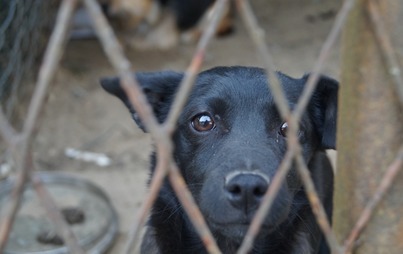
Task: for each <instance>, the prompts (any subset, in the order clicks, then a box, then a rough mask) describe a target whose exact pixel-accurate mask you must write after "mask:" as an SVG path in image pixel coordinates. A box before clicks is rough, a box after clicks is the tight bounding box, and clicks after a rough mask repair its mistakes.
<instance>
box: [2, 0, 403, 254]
mask: <svg viewBox="0 0 403 254" xmlns="http://www.w3.org/2000/svg"><path fill="white" fill-rule="evenodd" d="M228 1H229V0H217V1H216V3H215V6H214V13H213V16H212V17H211V18H210V20H209V24H208V26H207V28H206V29H205V30H204V32H203V34H202V37H201V39H200V41H199V43H198V46H197V49H196V52H195V53H194V56H193V58H192V60H191V63H190V65H189V67H188V68H187V70H186V72H185V77H184V79H183V80H182V83H181V84H180V89H179V92H178V94H177V97H176V99H175V101H174V103H173V106H172V107H171V110H170V112H169V115H168V117H167V120H166V121H165V122H164V123H162V124H159V123H158V122H157V120H156V117H155V116H154V115H153V113H152V109H151V107H150V105H149V104H148V103H147V100H146V97H145V95H144V93H143V92H142V90H141V88H140V86H139V85H138V83H137V81H136V80H135V79H134V78H133V75H132V69H133V68H132V66H131V64H130V62H129V60H128V59H127V58H126V57H125V55H124V54H123V51H122V49H121V47H120V45H119V43H118V41H117V39H116V37H115V36H114V32H113V30H112V28H111V27H110V25H109V24H108V22H107V20H106V18H105V16H104V15H103V13H102V11H101V8H100V6H99V4H98V2H97V1H96V0H82V1H78V0H63V1H62V3H61V5H60V8H59V12H58V17H57V22H56V25H55V27H54V30H53V33H52V35H51V37H50V40H49V44H48V47H47V49H46V52H45V55H44V60H43V62H42V65H41V67H40V70H39V74H38V78H37V83H36V89H35V91H34V94H33V97H32V100H31V103H30V105H29V112H28V114H27V117H26V121H25V122H24V126H23V129H22V132H20V133H19V132H17V131H16V130H15V129H14V128H13V127H12V126H11V124H10V123H9V121H7V117H6V115H7V113H5V111H3V109H2V108H1V110H0V131H1V135H2V136H3V138H4V140H5V141H6V143H7V144H8V146H9V148H10V150H11V151H12V152H13V154H14V155H15V158H16V166H17V169H18V182H17V184H16V186H15V188H14V190H13V193H12V194H11V195H12V199H11V201H10V202H9V204H8V206H7V207H6V208H5V209H6V210H5V211H6V212H5V216H4V217H3V218H1V221H0V222H1V224H0V253H1V252H2V251H3V250H4V248H5V245H6V243H7V239H8V236H9V233H10V229H11V225H12V223H13V219H14V217H15V214H16V211H17V210H18V205H19V202H20V200H21V193H22V190H23V186H24V183H25V182H27V181H31V182H33V183H34V186H35V190H36V192H37V194H38V196H39V198H40V199H41V200H42V201H43V204H44V206H45V208H46V210H47V212H48V213H49V215H50V216H49V217H50V218H51V219H53V220H54V223H55V225H56V227H57V232H58V234H59V235H60V236H61V237H62V238H63V239H64V240H65V242H66V245H67V246H68V248H69V249H70V251H71V253H84V250H83V249H81V247H80V246H79V244H78V243H77V240H76V239H75V237H74V235H73V234H72V233H71V231H70V229H69V227H68V226H66V223H65V222H64V221H63V220H62V219H61V215H60V213H59V212H58V210H57V209H55V207H56V206H55V204H54V202H52V200H51V198H50V195H49V194H48V193H47V192H46V190H45V189H44V187H43V186H42V183H41V181H40V179H37V178H34V177H30V175H31V174H30V173H31V172H32V170H33V168H34V166H33V163H32V158H31V152H32V147H31V141H32V136H33V135H34V134H35V131H34V130H35V128H34V127H35V125H36V122H37V118H38V114H39V111H40V110H41V108H42V107H43V106H44V98H45V96H46V92H47V88H48V86H49V82H50V80H51V79H52V78H53V76H54V74H55V70H56V68H57V66H58V64H59V62H60V58H61V54H62V52H63V50H64V48H63V47H64V43H63V42H65V41H66V34H67V31H68V24H69V21H71V18H72V14H73V12H74V10H75V7H76V5H77V4H78V2H82V4H83V5H84V6H85V8H86V9H87V11H88V13H89V15H90V17H91V19H92V20H93V23H94V28H95V30H96V32H97V35H98V38H99V40H100V42H101V43H102V46H103V48H104V51H105V54H106V55H107V57H108V59H109V60H110V62H111V63H112V65H113V66H114V68H115V69H116V72H117V73H118V75H119V76H120V78H121V79H120V80H121V85H122V87H123V89H124V90H125V92H126V93H127V95H128V98H129V99H130V102H131V103H132V105H133V106H134V108H135V110H136V112H137V113H138V114H139V117H140V118H141V119H142V122H143V123H144V125H145V126H146V129H147V130H148V131H149V132H150V133H151V135H152V137H153V138H154V141H155V143H156V152H157V156H158V160H157V166H156V171H155V174H154V176H153V178H152V180H151V183H150V187H149V193H148V196H147V197H146V199H145V200H144V203H143V204H142V206H141V208H140V211H139V214H138V217H136V218H137V220H136V223H135V224H134V225H133V228H132V230H131V232H130V235H129V237H128V238H129V239H128V241H127V245H126V248H125V253H130V252H131V251H132V248H133V246H134V243H135V242H136V241H137V239H138V238H139V236H140V233H139V232H140V229H141V228H142V227H143V226H144V223H145V220H146V217H147V215H148V213H149V211H150V208H151V206H152V204H153V203H154V201H155V199H156V197H157V195H158V193H159V190H160V187H161V185H162V183H163V180H164V179H165V178H166V177H168V179H169V181H170V183H171V185H172V187H173V189H174V191H175V193H176V195H177V197H178V199H179V200H180V202H181V204H182V205H183V207H184V209H185V211H186V213H187V214H188V215H189V218H190V219H191V221H192V223H193V225H194V226H195V229H196V230H197V232H198V234H199V235H200V238H201V239H202V241H203V243H204V244H205V247H206V249H207V250H208V252H209V253H221V252H220V250H219V248H218V247H217V244H216V242H215V240H214V238H213V236H212V234H211V232H210V230H209V229H208V227H207V225H206V223H205V221H204V218H203V216H202V214H201V212H200V210H199V209H198V207H197V205H196V203H195V201H194V200H193V197H192V195H191V194H190V192H189V190H188V188H187V186H186V183H185V181H184V179H183V178H182V176H181V174H180V171H179V168H178V166H177V165H176V163H175V161H174V159H173V158H172V154H173V144H172V140H171V138H170V137H171V134H172V133H173V131H174V130H175V123H176V121H177V119H178V117H179V114H180V112H181V110H182V108H183V107H184V104H185V102H186V99H187V97H188V95H189V93H190V91H191V89H192V85H193V82H194V80H195V77H196V75H197V73H198V72H199V70H200V68H201V66H202V64H203V58H204V55H205V53H206V50H207V46H208V44H209V41H210V39H211V38H212V36H213V34H214V31H215V28H216V26H217V24H218V23H219V21H220V18H221V16H222V14H223V11H224V9H225V8H224V7H225V4H227V2H228ZM38 2H39V1H38ZM369 2H371V8H372V10H371V11H370V12H369V14H370V15H371V16H372V17H374V20H375V22H376V24H382V20H381V19H380V18H379V16H377V15H376V14H377V11H378V9H377V8H378V6H377V2H376V1H374V0H371V1H369ZM35 3H37V1H32V5H33V6H34V7H35V8H39V4H38V6H37V5H36V4H35ZM235 3H236V7H237V10H238V12H239V14H240V16H241V17H242V20H243V22H244V24H245V25H246V27H247V28H248V31H249V32H250V36H251V38H252V39H253V41H254V43H255V45H256V49H257V50H258V52H259V53H260V54H261V55H262V56H263V59H264V66H265V67H266V70H267V73H268V77H269V79H270V82H269V84H270V89H271V91H272V93H273V94H274V96H273V97H274V98H275V103H276V105H277V107H278V109H279V112H280V114H281V117H282V118H283V119H284V120H286V121H287V122H288V124H289V133H288V134H287V135H288V139H287V142H288V151H287V153H286V155H285V157H284V159H283V161H282V163H281V164H280V166H279V169H278V171H277V173H276V175H275V177H274V179H273V181H272V182H271V184H270V187H269V189H268V191H267V192H266V194H265V195H264V197H263V200H262V203H261V205H260V207H259V209H258V211H257V213H256V215H255V218H254V219H253V221H252V223H251V225H250V228H249V230H248V232H247V234H246V237H245V239H244V241H243V243H242V245H241V247H240V249H239V250H238V253H249V250H250V249H251V247H252V245H253V241H254V239H255V237H256V236H257V234H258V233H259V228H260V226H261V223H262V221H263V219H264V218H265V216H266V215H267V213H268V211H269V210H270V207H271V205H272V203H273V199H274V197H275V196H276V194H277V192H278V190H279V187H280V185H281V183H282V182H283V181H284V178H285V176H286V175H287V172H288V170H289V169H290V166H291V164H292V162H295V163H296V165H297V170H298V172H299V174H300V176H301V179H302V181H303V185H304V189H305V190H306V192H307V197H308V199H309V202H310V204H311V207H312V209H313V212H314V214H315V217H316V219H317V222H318V224H319V226H320V228H321V230H322V231H323V233H324V235H325V237H326V241H327V243H328V244H329V246H330V248H331V251H332V253H350V252H351V250H352V248H353V247H354V246H353V245H354V242H355V240H356V239H357V237H358V235H359V234H360V232H361V230H362V229H363V228H364V227H365V225H366V223H367V222H368V220H369V219H370V217H371V214H372V212H373V211H374V209H375V207H376V205H377V204H378V203H379V202H380V200H381V199H382V197H383V195H384V194H385V192H386V191H387V189H388V188H389V187H390V186H391V183H392V180H393V179H394V178H395V176H396V175H397V173H398V172H399V170H400V169H401V168H402V160H403V148H401V149H400V150H399V154H398V155H397V157H396V159H395V160H394V162H393V163H392V164H391V165H390V167H389V168H388V169H387V170H386V174H385V177H384V178H383V179H382V180H381V184H380V186H379V188H378V189H377V191H376V193H375V195H374V197H373V198H372V199H371V200H370V202H369V203H368V205H367V207H366V208H365V209H364V211H363V213H362V216H360V218H359V220H358V222H357V224H356V226H355V227H354V228H353V230H352V232H351V234H350V236H349V237H348V239H347V240H346V242H345V244H341V243H340V242H339V241H338V240H337V239H336V237H335V234H334V232H333V231H332V229H331V227H330V223H329V221H328V219H327V218H326V215H325V212H324V208H323V206H322V204H321V202H320V201H319V198H318V194H317V192H316V191H315V188H314V185H313V182H312V179H311V177H310V174H309V171H308V169H307V165H306V163H305V161H304V160H303V158H302V155H301V145H300V143H299V141H298V138H297V133H298V128H299V127H298V122H299V119H300V118H301V116H302V114H303V112H304V110H305V108H306V105H307V103H308V101H309V99H310V97H311V95H312V93H313V91H314V89H315V86H316V83H317V80H318V77H319V73H320V71H321V67H322V66H323V63H324V62H325V61H326V58H327V55H328V54H329V51H330V50H331V49H332V48H334V47H333V45H334V43H335V41H336V39H337V38H338V36H339V34H340V30H341V29H342V27H343V24H344V23H345V21H346V19H347V16H348V14H349V12H350V10H351V9H352V7H353V5H354V3H355V1H354V0H346V1H344V3H343V5H342V8H341V9H340V11H339V13H338V15H337V17H336V20H335V23H334V25H333V28H332V30H331V31H330V33H329V36H328V38H327V39H326V41H325V43H324V45H323V47H322V50H321V51H320V54H319V57H318V59H317V61H316V63H315V65H314V68H313V71H312V75H310V77H309V80H308V82H307V85H306V86H305V89H304V91H303V94H302V96H301V98H300V100H299V103H298V105H297V106H296V108H295V110H293V111H292V112H291V111H290V108H289V107H288V104H287V101H286V98H285V96H284V93H283V91H282V89H281V86H280V83H279V81H278V80H277V78H276V77H277V76H276V75H275V74H274V73H275V72H274V70H275V67H274V66H275V65H274V63H273V58H272V57H271V54H270V52H269V49H268V47H267V45H266V43H265V32H264V31H263V30H262V29H261V28H260V26H259V24H258V22H257V20H256V17H255V15H254V13H253V11H252V9H251V6H250V4H249V1H247V0H236V1H235ZM6 4H7V6H8V8H9V11H8V15H17V16H18V13H16V12H15V11H12V8H16V7H17V5H18V4H19V1H15V2H13V1H9V2H7V3H6ZM14 5H15V7H12V6H14ZM21 8H27V7H26V6H25V7H21ZM14 12H15V13H14ZM10 13H14V14H10ZM21 15H22V14H21ZM8 18H9V16H7V17H3V16H1V15H0V20H2V21H3V22H2V26H1V27H0V34H1V32H3V34H4V29H5V28H4V27H6V28H7V26H6V25H5V24H7V20H8ZM27 29H28V28H27ZM21 33H23V32H21ZM379 38H381V39H383V41H384V43H383V44H385V40H386V44H388V35H387V34H384V33H382V34H379ZM380 41H381V40H380ZM18 43H23V42H22V41H21V42H18ZM387 46H389V45H387ZM381 48H382V49H383V50H384V51H387V49H385V47H381ZM386 48H387V47H386ZM15 50H16V49H15V48H14V47H13V45H11V44H8V40H7V38H6V37H2V36H0V54H7V55H8V54H12V52H14V51H15ZM21 54H24V53H23V52H21ZM385 56H386V58H387V59H388V60H389V61H387V62H389V64H390V65H392V66H393V67H394V68H395V70H396V68H397V70H398V71H400V69H399V68H398V65H397V64H396V60H395V59H394V55H393V53H391V52H390V51H387V52H386V53H385ZM0 59H1V58H0ZM15 61H16V63H14V62H13V63H10V62H9V61H6V62H4V61H1V62H0V66H1V67H2V71H1V72H0V74H1V79H0V80H1V82H0V89H1V92H0V96H3V94H4V93H5V92H3V91H5V90H6V88H5V87H4V84H6V82H5V81H4V80H5V79H7V80H10V79H12V78H16V77H14V76H15V75H13V73H15V71H16V70H15V68H17V69H18V68H20V67H19V63H18V61H21V60H15ZM9 66H10V67H9ZM3 68H5V69H3ZM9 82H10V81H8V82H7V83H9ZM395 83H396V85H397V86H396V87H397V88H398V90H399V89H401V88H402V83H401V79H399V77H398V78H396V80H395ZM11 87H13V86H11ZM3 106H4V107H5V108H6V109H7V105H3ZM6 112H7V111H6Z"/></svg>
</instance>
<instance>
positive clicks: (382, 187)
mask: <svg viewBox="0 0 403 254" xmlns="http://www.w3.org/2000/svg"><path fill="white" fill-rule="evenodd" d="M402 166H403V146H402V147H400V149H399V151H398V153H397V156H396V158H395V159H394V160H393V162H392V163H391V164H390V166H389V167H388V168H387V169H386V172H385V174H384V176H383V178H382V179H381V182H380V184H379V186H378V188H377V189H376V190H375V193H374V195H373V197H372V199H371V200H370V201H369V202H368V203H367V205H366V206H365V208H364V210H363V211H362V212H361V215H360V217H359V218H358V220H357V222H356V224H355V225H354V227H353V229H352V230H351V232H350V234H349V236H348V237H347V239H346V241H345V242H344V248H345V250H344V251H345V253H351V250H352V249H353V247H354V243H355V240H356V239H357V238H358V236H359V235H360V233H361V232H362V230H363V229H364V228H365V226H366V225H367V224H368V222H369V220H370V218H371V216H372V214H373V213H374V211H375V208H376V207H377V205H378V204H379V202H380V201H381V200H382V198H383V197H384V196H385V194H386V192H387V191H388V190H389V189H390V187H391V186H392V182H393V180H394V179H396V177H397V175H398V174H399V172H400V171H401V170H402Z"/></svg>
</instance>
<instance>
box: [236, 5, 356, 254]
mask: <svg viewBox="0 0 403 254" xmlns="http://www.w3.org/2000/svg"><path fill="white" fill-rule="evenodd" d="M237 3H238V9H239V11H240V13H241V15H242V17H243V20H244V23H245V25H246V26H247V27H248V30H249V31H250V35H251V37H252V39H253V40H254V42H255V44H256V48H257V49H258V51H259V53H260V54H261V55H263V56H264V63H265V66H266V69H267V72H268V73H269V81H270V82H269V85H270V89H271V91H272V93H273V95H274V96H273V97H274V99H275V103H276V105H277V108H278V109H279V111H280V114H281V116H282V117H283V119H284V120H288V121H289V127H290V132H289V133H290V135H289V138H288V149H289V150H290V149H293V150H294V149H296V150H297V151H296V153H295V154H294V156H296V158H297V162H298V163H297V169H298V171H299V173H300V174H301V176H302V180H303V183H304V186H305V187H306V191H307V194H308V198H309V200H310V202H311V205H312V207H313V208H315V209H314V212H315V215H316V218H317V220H318V223H319V225H320V226H321V229H322V231H323V232H324V234H325V237H326V240H327V242H328V243H329V246H330V247H331V249H332V251H333V253H340V251H341V247H340V245H339V244H338V242H337V240H336V237H335V236H334V234H333V232H332V231H331V228H330V223H329V221H328V219H327V218H326V215H325V213H324V209H323V207H322V205H321V204H318V203H317V201H318V200H319V199H318V195H317V193H316V191H315V190H314V188H313V185H312V183H311V181H309V180H310V178H307V177H305V176H306V173H308V172H307V169H306V165H305V162H303V161H302V160H300V159H299V158H300V149H299V143H298V138H297V133H298V122H299V119H300V118H301V116H302V114H303V112H304V111H305V108H306V106H307V104H308V101H309V99H310V98H311V96H312V94H313V91H314V89H315V87H316V84H317V80H318V78H319V73H320V71H321V68H322V66H323V64H324V62H325V60H326V58H327V56H328V54H329V51H330V49H331V48H332V46H333V45H334V43H335V41H336V39H337V37H338V35H339V33H340V30H341V28H342V27H343V24H344V23H345V20H346V19H347V16H348V13H349V12H350V10H351V8H352V6H353V4H354V0H347V1H345V2H344V3H343V6H342V8H341V10H340V11H339V14H338V15H337V18H336V21H335V23H334V25H333V28H332V30H331V32H330V34H329V36H328V37H327V39H326V41H325V43H324V45H323V47H322V49H321V52H320V54H319V57H318V60H317V61H316V63H315V65H314V68H313V71H312V75H310V77H309V78H308V81H307V84H306V86H305V88H304V90H303V93H302V95H301V98H300V99H299V102H298V104H297V106H296V109H295V111H294V112H293V113H292V115H291V116H290V110H289V108H288V105H287V102H286V99H285V97H284V94H283V92H282V89H281V87H280V84H279V82H278V80H277V78H275V77H276V74H275V71H274V66H275V65H274V63H273V61H272V60H271V59H272V57H271V54H270V53H269V49H268V47H267V45H266V43H265V40H264V33H263V32H262V29H261V28H260V27H259V25H258V23H257V21H256V17H255V15H254V14H253V12H252V10H251V8H250V5H249V3H248V1H246V0H237ZM297 148H298V149H297ZM287 155H288V154H287ZM294 156H286V157H285V158H284V160H286V159H287V160H290V161H289V162H287V161H285V162H284V164H282V165H287V164H288V165H291V160H292V159H293V158H294ZM282 165H280V167H279V169H278V171H277V174H278V175H279V179H283V178H284V177H285V175H286V174H287V172H288V170H289V168H290V166H288V167H285V166H284V167H282ZM273 186H276V187H277V185H273V184H272V185H271V186H270V187H269V190H268V191H267V193H266V194H265V196H264V198H263V201H262V204H261V206H260V208H259V211H258V212H257V214H259V215H260V216H256V217H255V218H254V221H252V224H251V227H250V228H249V230H248V233H247V235H246V236H245V239H244V242H243V244H242V245H241V248H240V250H239V253H247V252H248V251H249V250H250V249H251V247H252V245H253V239H254V238H255V237H256V235H257V234H258V231H259V225H261V223H262V221H263V219H264V217H265V215H266V214H267V212H268V211H269V209H270V206H271V202H272V201H270V200H271V199H272V198H269V197H266V196H269V192H270V188H274V187H273ZM278 188H279V187H277V188H276V190H274V191H273V193H270V195H276V193H277V191H278ZM266 202H267V204H266ZM255 220H256V221H255Z"/></svg>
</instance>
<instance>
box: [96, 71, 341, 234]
mask: <svg viewBox="0 0 403 254" xmlns="http://www.w3.org/2000/svg"><path fill="white" fill-rule="evenodd" d="M136 77H137V80H138V81H139V83H140V84H141V86H142V87H143V89H144V91H145V93H146V95H147V97H148V100H149V102H150V103H151V105H152V106H153V109H154V113H155V114H156V116H157V118H158V120H159V121H160V122H163V121H164V120H165V118H166V117H167V114H168V111H169V109H170V106H171V104H172V101H173V100H174V97H175V93H176V91H177V90H178V85H179V83H180V81H181V80H182V78H183V73H176V72H168V71H164V72H154V73H137V74H136ZM278 78H279V80H280V81H281V84H282V87H283V90H284V93H285V95H286V97H287V99H288V103H289V106H290V107H291V108H294V107H295V105H296V103H297V101H298V98H299V97H300V95H301V93H302V90H303V88H304V85H305V83H306V81H307V79H308V75H306V76H304V77H302V78H301V79H293V78H291V77H288V76H286V75H284V74H281V73H278ZM267 82H268V81H267V76H266V74H265V71H264V70H262V69H259V68H250V67H218V68H214V69H210V70H207V71H204V72H202V73H200V74H199V75H198V77H197V80H196V84H195V87H194V89H193V91H192V93H191V95H190V97H189V99H188V102H187V104H186V106H185V108H184V110H183V112H182V113H181V115H180V117H179V120H178V123H177V129H176V131H175V134H174V136H173V138H174V143H175V155H174V156H175V160H176V162H177V163H178V165H179V167H180V168H181V170H182V174H183V176H184V178H185V181H186V182H187V184H188V186H189V188H190V190H191V192H192V194H193V195H194V197H195V199H196V201H197V202H198V205H199V206H200V209H201V211H202V213H203V215H204V216H205V218H206V220H207V222H208V224H209V226H210V228H211V229H212V230H213V231H214V232H215V234H221V235H223V236H226V237H231V238H232V239H238V238H240V239H242V237H243V236H244V234H245V232H246V230H247V227H248V226H249V224H250V222H251V220H252V218H253V215H254V213H255V212H256V209H257V207H258V205H259V203H260V200H261V198H262V197H263V195H264V193H265V192H266V190H267V188H268V186H269V185H270V183H271V180H272V179H273V176H274V175H275V173H276V170H277V169H278V167H279V164H280V162H281V161H282V159H283V157H284V155H285V153H286V151H287V141H286V139H287V127H288V126H287V123H286V122H284V121H283V120H282V119H281V117H280V115H279V112H278V110H277V108H276V106H275V103H274V100H273V95H272V93H271V92H270V89H269V87H268V83H267ZM318 82H319V83H318V86H317V88H316V90H315V92H314V95H313V97H312V99H311V101H310V103H309V105H308V108H307V110H306V112H305V114H304V115H303V117H302V119H301V121H300V131H299V140H300V142H301V145H302V149H303V156H304V158H305V161H306V162H307V163H309V161H310V159H311V158H312V156H313V155H314V154H315V153H316V152H317V151H319V150H324V149H329V148H331V149H334V148H335V132H336V110H337V91H338V84H337V82H336V81H335V80H333V79H330V78H327V77H324V76H322V77H321V78H320V79H319V81H318ZM101 83H102V86H103V87H104V89H105V90H107V91H108V92H110V93H112V94H114V95H116V96H118V97H119V98H120V99H121V100H122V101H123V102H124V103H125V104H126V106H127V107H128V108H129V109H130V112H131V113H132V116H133V118H134V120H135V121H136V122H137V124H138V125H139V126H140V127H141V128H142V129H143V130H144V127H143V125H142V123H141V121H140V120H139V118H138V117H137V114H136V112H135V111H134V110H133V107H132V106H131V104H130V102H129V101H128V99H127V97H126V95H125V93H124V92H123V90H122V89H121V87H120V85H119V80H118V79H117V78H108V79H103V80H102V81H101ZM300 190H301V181H300V180H299V177H298V175H297V173H296V171H295V170H294V169H291V170H290V172H289V174H288V176H287V178H286V181H285V183H284V184H283V185H282V186H281V188H280V191H279V194H278V195H277V197H276V199H275V200H274V203H273V207H272V209H271V212H270V214H269V215H268V216H267V218H266V219H265V221H264V224H263V227H262V230H263V231H265V232H268V233H269V232H271V231H273V230H274V229H275V228H276V227H277V226H278V225H280V224H281V223H283V222H285V221H286V219H287V217H288V216H289V214H290V212H291V211H290V209H291V205H292V202H293V199H294V196H295V194H296V193H297V192H298V191H300Z"/></svg>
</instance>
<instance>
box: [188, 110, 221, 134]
mask: <svg viewBox="0 0 403 254" xmlns="http://www.w3.org/2000/svg"><path fill="white" fill-rule="evenodd" d="M192 127H193V128H194V129H195V130H197V131H200V132H204V131H209V130H212V129H213V128H214V127H215V123H214V120H213V118H212V117H211V116H210V114H208V113H201V114H198V115H196V116H195V117H193V119H192Z"/></svg>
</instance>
